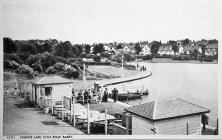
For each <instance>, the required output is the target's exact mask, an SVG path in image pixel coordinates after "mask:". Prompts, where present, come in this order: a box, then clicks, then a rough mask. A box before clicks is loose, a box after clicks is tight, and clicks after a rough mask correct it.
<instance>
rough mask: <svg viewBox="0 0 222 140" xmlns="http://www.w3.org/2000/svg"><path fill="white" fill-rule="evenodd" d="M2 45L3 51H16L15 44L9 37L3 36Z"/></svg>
mask: <svg viewBox="0 0 222 140" xmlns="http://www.w3.org/2000/svg"><path fill="white" fill-rule="evenodd" d="M3 46H4V52H5V53H15V52H16V51H17V46H16V44H15V43H14V41H13V40H12V39H11V38H8V37H7V38H5V37H4V38H3Z"/></svg>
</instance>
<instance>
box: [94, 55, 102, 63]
mask: <svg viewBox="0 0 222 140" xmlns="http://www.w3.org/2000/svg"><path fill="white" fill-rule="evenodd" d="M93 60H94V61H95V62H101V56H98V55H95V56H94V57H93Z"/></svg>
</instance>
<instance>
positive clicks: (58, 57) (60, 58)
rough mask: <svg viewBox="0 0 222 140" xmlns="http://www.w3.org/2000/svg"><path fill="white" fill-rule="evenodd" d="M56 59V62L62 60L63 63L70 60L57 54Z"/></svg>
mask: <svg viewBox="0 0 222 140" xmlns="http://www.w3.org/2000/svg"><path fill="white" fill-rule="evenodd" d="M55 61H56V62H62V63H67V62H68V61H67V60H66V59H65V58H64V57H61V56H56V57H55Z"/></svg>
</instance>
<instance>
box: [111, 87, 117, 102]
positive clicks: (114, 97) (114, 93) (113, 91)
mask: <svg viewBox="0 0 222 140" xmlns="http://www.w3.org/2000/svg"><path fill="white" fill-rule="evenodd" d="M112 93H113V100H114V102H116V101H117V100H118V90H117V89H116V88H114V89H113V90H112Z"/></svg>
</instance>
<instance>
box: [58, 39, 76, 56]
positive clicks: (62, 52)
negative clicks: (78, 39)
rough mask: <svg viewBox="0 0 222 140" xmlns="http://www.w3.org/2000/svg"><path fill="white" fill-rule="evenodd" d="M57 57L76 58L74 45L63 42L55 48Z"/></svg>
mask: <svg viewBox="0 0 222 140" xmlns="http://www.w3.org/2000/svg"><path fill="white" fill-rule="evenodd" d="M55 55H57V56H62V57H64V58H69V57H74V54H73V52H72V44H71V43H70V42H69V41H65V42H61V43H59V44H58V45H57V46H56V47H55Z"/></svg>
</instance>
